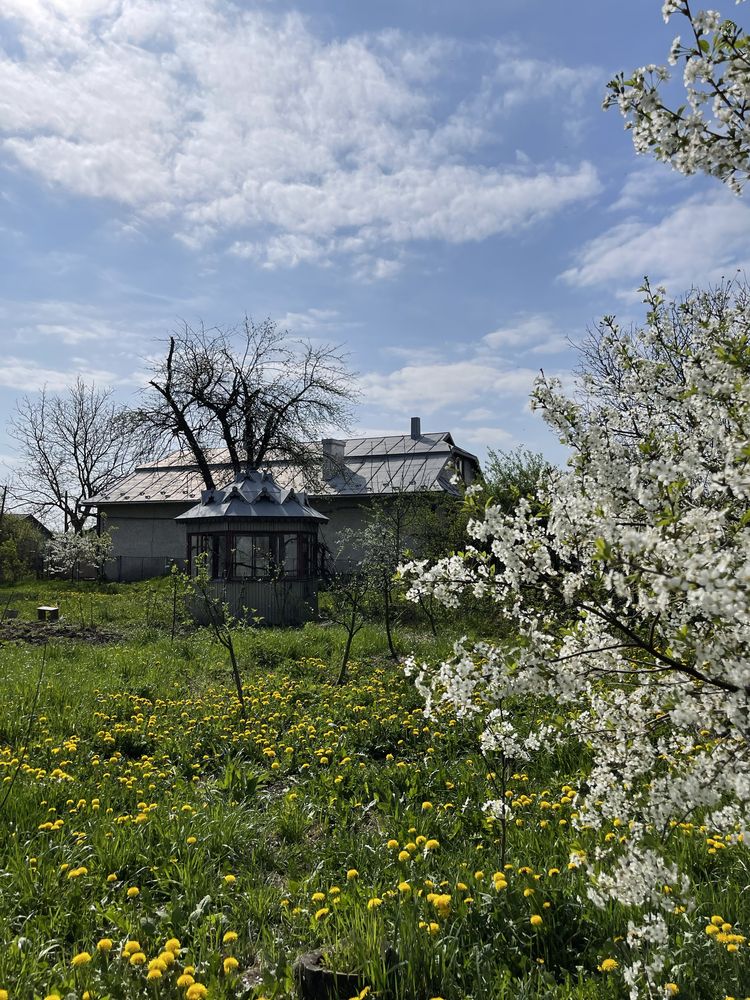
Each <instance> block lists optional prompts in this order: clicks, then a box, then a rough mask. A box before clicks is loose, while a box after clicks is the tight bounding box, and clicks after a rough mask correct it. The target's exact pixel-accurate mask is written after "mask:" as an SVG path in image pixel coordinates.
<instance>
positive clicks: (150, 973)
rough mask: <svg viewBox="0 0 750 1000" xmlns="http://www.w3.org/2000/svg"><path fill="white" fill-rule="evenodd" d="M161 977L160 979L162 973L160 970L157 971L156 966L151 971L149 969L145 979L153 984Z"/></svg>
mask: <svg viewBox="0 0 750 1000" xmlns="http://www.w3.org/2000/svg"><path fill="white" fill-rule="evenodd" d="M161 977H162V971H161V969H157V968H156V966H154V968H153V969H149V970H148V972H147V973H146V979H148V980H150V981H151V982H154V981H155V980H157V979H161Z"/></svg>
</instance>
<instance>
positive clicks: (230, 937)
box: [221, 931, 237, 944]
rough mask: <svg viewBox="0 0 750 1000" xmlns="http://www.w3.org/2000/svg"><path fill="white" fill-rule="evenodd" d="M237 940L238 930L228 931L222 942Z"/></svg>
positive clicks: (228, 942) (227, 942)
mask: <svg viewBox="0 0 750 1000" xmlns="http://www.w3.org/2000/svg"><path fill="white" fill-rule="evenodd" d="M236 940H237V931H227V932H226V934H225V935H224V937H223V938H222V939H221V941H222V944H234V942H235V941H236Z"/></svg>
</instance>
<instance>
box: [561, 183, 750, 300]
mask: <svg viewBox="0 0 750 1000" xmlns="http://www.w3.org/2000/svg"><path fill="white" fill-rule="evenodd" d="M749 264H750V207H748V205H747V204H746V203H745V202H743V201H741V200H739V199H738V198H736V197H735V196H733V195H731V194H729V193H728V192H723V191H721V192H717V193H715V194H712V195H711V196H710V197H708V198H706V197H705V196H701V195H696V196H694V197H692V198H688V199H687V200H686V201H683V202H682V203H680V204H679V205H677V206H676V207H675V208H672V209H671V210H670V211H669V212H668V213H667V214H666V215H664V216H663V217H662V218H661V219H660V220H659V221H658V222H656V223H646V222H643V221H641V220H639V219H633V220H630V221H626V222H623V223H620V224H619V225H617V226H614V227H612V228H611V229H608V230H607V231H606V232H605V233H602V235H601V236H597V237H596V238H595V239H593V240H591V241H590V242H588V243H587V244H586V245H585V246H584V247H583V248H582V250H581V251H580V253H579V254H578V259H577V263H576V265H575V266H574V267H571V268H569V269H568V270H567V271H565V272H564V273H563V274H562V278H563V279H564V280H565V281H566V282H568V283H569V284H571V285H577V286H590V285H597V284H604V283H607V282H611V283H614V284H615V286H616V287H617V286H619V287H620V289H621V290H622V292H623V294H628V293H630V292H632V290H633V288H634V287H636V286H637V285H639V284H640V283H641V281H642V279H643V277H644V276H645V275H648V277H649V278H650V279H651V280H652V281H653V282H658V283H663V284H665V285H667V287H668V288H669V289H670V290H671V291H672V292H674V293H675V294H677V293H679V292H680V291H682V290H685V289H687V288H688V287H690V286H691V285H693V284H695V283H702V284H705V283H706V282H707V281H716V280H718V279H719V278H721V277H722V276H725V275H726V276H731V275H732V274H733V273H734V271H735V269H737V268H741V269H747V268H748V265H749Z"/></svg>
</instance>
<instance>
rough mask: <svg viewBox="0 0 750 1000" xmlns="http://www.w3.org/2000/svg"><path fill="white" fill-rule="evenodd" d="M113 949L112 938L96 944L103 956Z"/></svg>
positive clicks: (101, 940) (103, 939)
mask: <svg viewBox="0 0 750 1000" xmlns="http://www.w3.org/2000/svg"><path fill="white" fill-rule="evenodd" d="M113 947H114V941H113V940H112V938H101V939H100V940H99V941H97V942H96V950H97V951H100V952H101V953H102V954H103V955H108V954H109V953H110V952H111V951H112V948H113ZM0 1000H1V998H0Z"/></svg>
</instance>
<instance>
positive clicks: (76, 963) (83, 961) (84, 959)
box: [70, 951, 91, 969]
mask: <svg viewBox="0 0 750 1000" xmlns="http://www.w3.org/2000/svg"><path fill="white" fill-rule="evenodd" d="M90 961H91V955H90V954H89V953H88V952H87V951H79V952H78V954H77V955H74V956H73V957H72V958H71V960H70V964H71V965H72V966H73V968H74V969H78V968H79V967H80V966H82V965H88V964H89V962H90Z"/></svg>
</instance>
